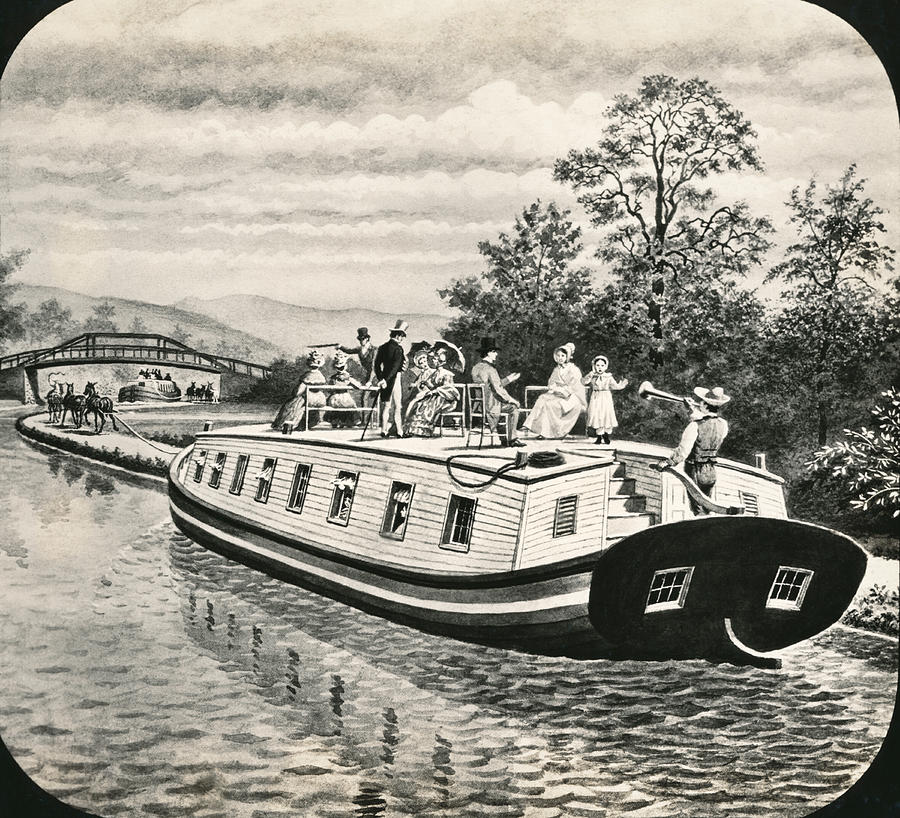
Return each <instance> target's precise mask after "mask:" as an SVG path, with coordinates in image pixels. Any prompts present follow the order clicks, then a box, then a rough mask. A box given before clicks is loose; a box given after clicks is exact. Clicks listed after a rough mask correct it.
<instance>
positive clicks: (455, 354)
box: [434, 339, 466, 372]
mask: <svg viewBox="0 0 900 818" xmlns="http://www.w3.org/2000/svg"><path fill="white" fill-rule="evenodd" d="M439 349H442V350H444V353H445V354H446V356H447V368H448V369H452V370H455V371H456V372H462V371H463V370H464V369H465V368H466V356H465V355H463V353H462V350H461V349H460V348H459V347H458V346H456V344H451V343H450V342H449V341H444V340H443V339H438V340H437V341H435V342H434V350H435V352H437V350H439Z"/></svg>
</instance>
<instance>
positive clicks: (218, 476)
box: [209, 452, 226, 489]
mask: <svg viewBox="0 0 900 818" xmlns="http://www.w3.org/2000/svg"><path fill="white" fill-rule="evenodd" d="M225 457H226V455H225V452H219V453H218V454H217V455H216V462H215V463H213V467H212V470H211V471H210V473H209V485H210V486H211V487H212V488H214V489H217V488H218V487H219V483H220V482H221V480H222V470H223V469H224V468H225Z"/></svg>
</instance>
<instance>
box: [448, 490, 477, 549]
mask: <svg viewBox="0 0 900 818" xmlns="http://www.w3.org/2000/svg"><path fill="white" fill-rule="evenodd" d="M477 504H478V501H477V500H475V499H474V498H472V497H460V496H459V495H458V494H451V495H450V502H449V503H448V505H447V518H446V520H444V534H443V536H442V537H441V548H447V549H449V550H451V551H468V550H469V543H470V542H471V541H472V527H473V525H474V524H475V508H476V506H477Z"/></svg>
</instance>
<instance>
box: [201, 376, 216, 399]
mask: <svg viewBox="0 0 900 818" xmlns="http://www.w3.org/2000/svg"><path fill="white" fill-rule="evenodd" d="M203 400H205V401H208V402H209V403H218V401H217V400H216V392H215V390H214V389H213V385H212V381H208V382H207V384H206V386H205V387H204V388H203Z"/></svg>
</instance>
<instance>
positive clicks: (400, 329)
mask: <svg viewBox="0 0 900 818" xmlns="http://www.w3.org/2000/svg"><path fill="white" fill-rule="evenodd" d="M408 329H409V324H407V323H406V321H404V320H403V319H402V318H398V319H397V323H396V324H394V326H393V327H391V329H390V330H389V332H390V334H391V335H397V334H399V335H406V330H408Z"/></svg>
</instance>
